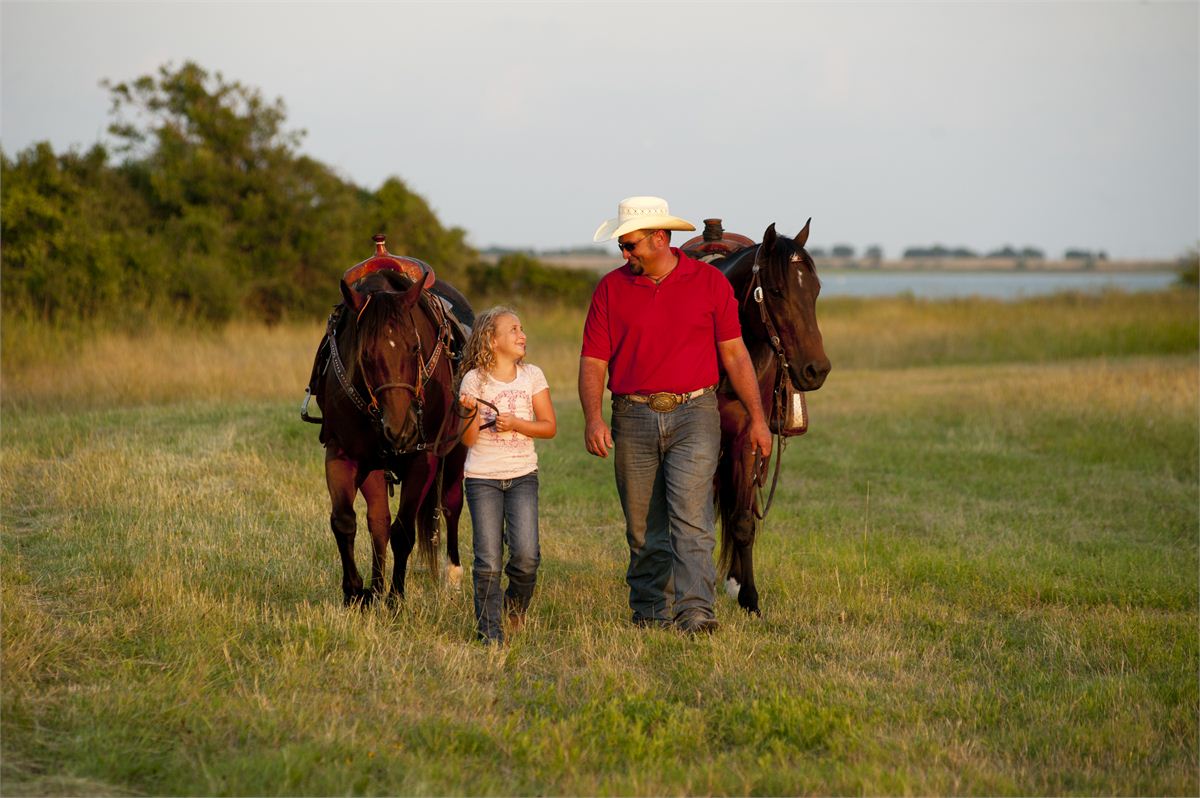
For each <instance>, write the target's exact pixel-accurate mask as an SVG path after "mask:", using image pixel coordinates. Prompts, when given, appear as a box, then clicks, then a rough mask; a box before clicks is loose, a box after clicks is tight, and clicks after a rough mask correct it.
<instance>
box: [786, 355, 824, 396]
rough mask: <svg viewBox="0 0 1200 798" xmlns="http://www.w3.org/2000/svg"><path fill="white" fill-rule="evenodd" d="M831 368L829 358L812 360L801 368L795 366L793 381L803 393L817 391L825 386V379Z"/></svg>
mask: <svg viewBox="0 0 1200 798" xmlns="http://www.w3.org/2000/svg"><path fill="white" fill-rule="evenodd" d="M831 368H832V365H831V364H830V362H829V358H822V359H820V360H810V361H808V362H807V363H805V364H803V365H801V366H800V367H799V368H797V367H796V366H795V365H793V366H792V367H791V372H792V381H793V382H794V383H795V385H796V387H797V388H799V389H800V390H801V391H815V390H817V389H818V388H820V387H821V386H822V385H824V384H825V378H826V377H827V376H828V375H829V370H830V369H831Z"/></svg>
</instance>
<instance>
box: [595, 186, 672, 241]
mask: <svg viewBox="0 0 1200 798" xmlns="http://www.w3.org/2000/svg"><path fill="white" fill-rule="evenodd" d="M695 229H696V226H695V225H694V224H692V223H691V222H685V221H684V220H683V219H680V218H679V217H678V216H672V215H671V214H670V212H669V211H668V210H667V201H666V200H665V199H662V198H661V197H627V198H625V199H623V200H621V204H620V205H618V206H617V218H615V219H609V220H608V221H607V222H605V223H604V224H602V225H600V226H599V227H598V228H596V235H595V236H594V237H593V238H592V240H593V241H608V240H610V239H613V238H618V237H620V236H623V235H625V234H626V233H632V232H633V231H634V230H695Z"/></svg>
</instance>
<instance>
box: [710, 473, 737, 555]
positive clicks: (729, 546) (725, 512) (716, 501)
mask: <svg viewBox="0 0 1200 798" xmlns="http://www.w3.org/2000/svg"><path fill="white" fill-rule="evenodd" d="M716 481H717V484H716V485H714V486H713V511H714V512H715V514H716V515H717V517H718V518H720V519H721V547H720V549H719V553H718V554H717V575H718V576H719V577H720V578H721V579H725V578H727V577H728V576H729V567H730V566H731V565H733V520H732V518H730V515H731V513H730V510H729V502H723V501H721V479H720V477H717V480H716Z"/></svg>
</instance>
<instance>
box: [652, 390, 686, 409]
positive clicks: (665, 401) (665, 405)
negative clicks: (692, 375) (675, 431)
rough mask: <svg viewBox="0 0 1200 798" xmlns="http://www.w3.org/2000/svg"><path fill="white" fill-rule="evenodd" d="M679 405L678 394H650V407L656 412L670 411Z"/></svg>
mask: <svg viewBox="0 0 1200 798" xmlns="http://www.w3.org/2000/svg"><path fill="white" fill-rule="evenodd" d="M677 407H679V396H678V395H677V394H673V393H666V392H662V393H652V394H650V409H651V410H653V411H655V412H656V413H670V412H671V411H672V410H674V409H675V408H677Z"/></svg>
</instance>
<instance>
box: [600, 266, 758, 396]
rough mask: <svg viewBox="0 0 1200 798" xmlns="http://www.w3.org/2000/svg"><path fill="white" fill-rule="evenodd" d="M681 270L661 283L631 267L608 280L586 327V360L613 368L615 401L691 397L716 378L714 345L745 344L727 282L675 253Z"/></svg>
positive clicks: (608, 276) (611, 274)
mask: <svg viewBox="0 0 1200 798" xmlns="http://www.w3.org/2000/svg"><path fill="white" fill-rule="evenodd" d="M671 251H672V252H673V253H675V254H676V255H677V256H678V257H679V265H678V266H676V267H675V269H674V270H673V271H672V272H671V273H670V274H668V275H667V276H666V278H665V279H664V280H663V281H662V282H661V283H659V284H656V283H655V282H654V281H653V280H651V279H650V278H649V277H646V276H645V275H634V274H633V272H632V270H631V269H630V268H629V264H628V263H626V264H625V265H624V266H622V267H620V268H619V269H615V270H613V271H611V272H609V273H608V274H606V275H605V276H604V277H603V278H602V279H601V280H600V284H599V285H597V286H596V291H595V293H594V294H593V295H592V304H591V307H590V308H589V309H588V315H587V321H586V322H584V327H583V348H582V354H583V356H584V357H590V358H595V359H597V360H603V361H606V362H607V363H608V388H609V390H610V391H612V392H613V393H614V394H627V393H641V394H649V393H655V392H657V391H670V392H672V393H687V392H689V391H694V390H697V389H698V388H704V387H707V386H709V385H714V384H715V383H716V382H717V380H718V378H719V371H718V362H717V361H718V358H717V344H718V343H719V342H722V341H729V340H732V339H734V338H739V337H741V334H742V330H741V324H740V323H739V322H738V309H737V300H736V299H735V298H734V296H733V288H732V286H730V284H729V281H728V280H727V279H726V278H725V275H723V274H721V272H720V271H718V270H717V268H716V267H715V266H711V265H709V264H707V263H704V262H702V261H698V260H693V259H692V258H689V257H688V256H687V255H684V254H683V253H682V252H680V251H679V250H678V249H677V248H675V247H672V248H671Z"/></svg>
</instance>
